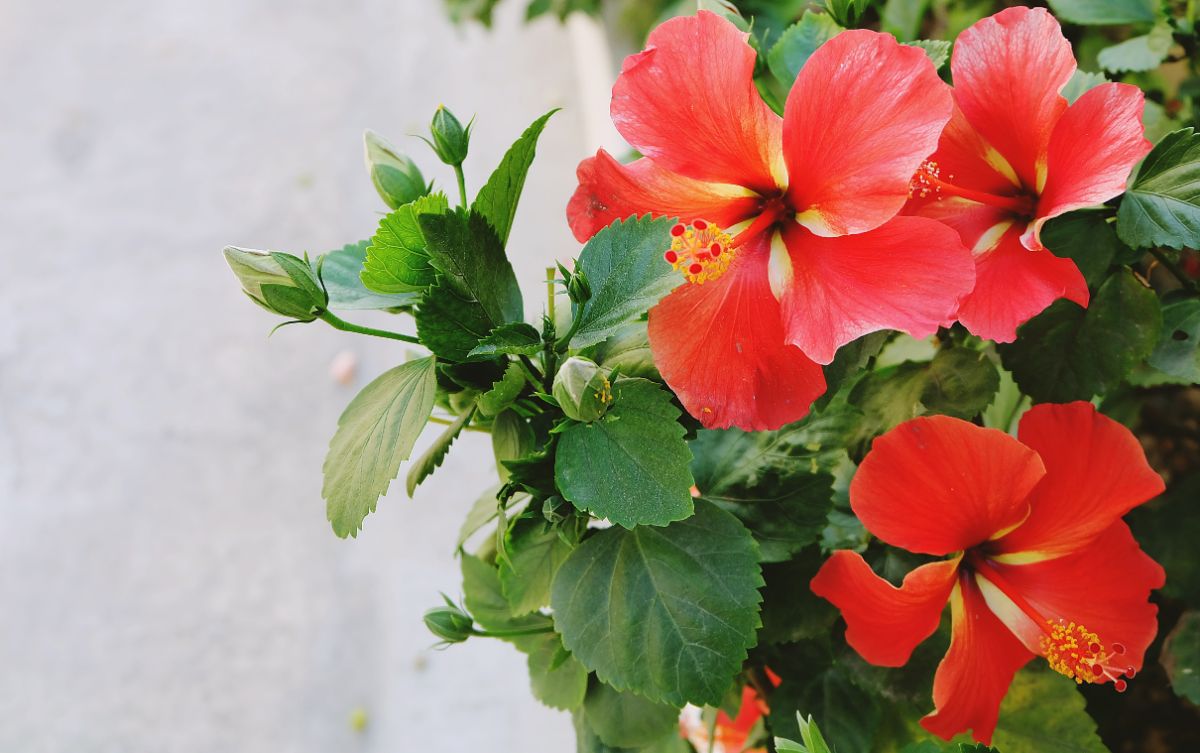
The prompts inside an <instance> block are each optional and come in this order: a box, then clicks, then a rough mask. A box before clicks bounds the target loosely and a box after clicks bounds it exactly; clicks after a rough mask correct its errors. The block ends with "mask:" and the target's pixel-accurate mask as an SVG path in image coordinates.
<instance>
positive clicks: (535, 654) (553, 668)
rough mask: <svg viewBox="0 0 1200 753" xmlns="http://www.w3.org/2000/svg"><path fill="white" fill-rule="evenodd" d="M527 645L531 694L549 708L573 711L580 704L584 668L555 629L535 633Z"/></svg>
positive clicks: (585, 675)
mask: <svg viewBox="0 0 1200 753" xmlns="http://www.w3.org/2000/svg"><path fill="white" fill-rule="evenodd" d="M531 643H532V645H531V646H529V650H528V653H529V659H528V661H527V664H528V667H529V684H530V686H531V689H532V690H533V697H534V698H536V699H538V700H539V701H541V702H542V703H544V704H546V705H547V706H549V707H550V708H552V709H559V710H562V711H573V710H575V709H577V708H579V707H580V706H582V705H583V699H584V696H585V695H586V694H587V688H588V671H587V670H586V669H584V666H583V665H582V664H580V663H579V660H578V659H576V658H575V657H574V656H572V655H571V653H570V652H569V651H567V650H566V649H565V648H563V645H562V639H561V638H559V637H558V634H557V633H547V634H546V635H543V636H538V640H537V641H536V642H532V641H531Z"/></svg>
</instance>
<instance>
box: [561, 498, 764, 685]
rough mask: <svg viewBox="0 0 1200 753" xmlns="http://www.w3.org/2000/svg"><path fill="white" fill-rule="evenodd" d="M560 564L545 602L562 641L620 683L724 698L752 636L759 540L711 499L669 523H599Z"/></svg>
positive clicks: (586, 663)
mask: <svg viewBox="0 0 1200 753" xmlns="http://www.w3.org/2000/svg"><path fill="white" fill-rule="evenodd" d="M558 572H559V574H558V576H557V577H556V578H555V579H554V587H553V589H552V592H551V598H550V603H551V606H552V607H553V609H554V622H555V626H556V628H557V629H558V631H559V633H560V634H561V635H562V636H563V644H564V645H566V646H567V648H568V649H570V650H571V651H572V652H573V653H574V654H575V656H576V658H578V659H579V660H580V661H581V662H583V665H584V666H585V667H587V668H588V669H590V670H592V671H594V672H595V673H596V675H597V676H598V677H599V678H600V679H601V680H603V681H604V682H606V683H608V684H609V685H612V686H613V687H614V688H617V689H618V690H631V691H633V692H635V693H639V694H641V695H643V696H645V697H647V698H649V699H650V700H653V701H661V702H665V703H670V704H675V705H682V704H684V703H689V702H690V703H696V704H717V703H720V701H721V698H722V697H723V695H724V693H725V690H726V688H728V687H729V684H730V682H731V681H732V680H733V677H734V675H735V674H737V672H738V670H739V669H741V666H742V662H743V661H744V660H745V658H746V651H747V649H748V648H749V647H750V646H753V645H754V643H755V631H756V629H757V628H758V624H759V620H758V605H759V602H760V598H761V597H760V596H759V593H758V589H759V587H761V586H762V585H763V580H762V575H761V573H760V570H759V565H758V552H757V547H756V546H755V544H754V539H753V538H751V536H750V533H749V532H748V531H747V530H746V529H745V528H744V527H743V526H742V525H741V523H739V522H738V520H737V518H735V517H733V516H732V515H730V514H729V513H727V512H725V511H723V510H721V509H719V508H717V507H716V506H714V505H711V504H709V503H707V502H703V501H698V502H697V503H696V514H695V515H693V516H692V517H690V518H688V519H687V520H682V521H679V522H676V523H672V524H671V525H669V526H667V527H666V528H655V527H652V526H638V527H637V528H635V529H633V530H631V531H627V530H624V529H621V528H615V527H614V528H609V529H606V530H602V531H599V532H597V533H596V534H594V535H593V536H592V537H591V538H589V539H587V540H585V541H584V542H583V543H582V544H581V545H580V546H579V547H578V548H577V549H576V550H575V551H574V552H572V553H571V556H570V557H568V558H567V561H566V562H565V563H563V566H562V568H561V569H559V571H558Z"/></svg>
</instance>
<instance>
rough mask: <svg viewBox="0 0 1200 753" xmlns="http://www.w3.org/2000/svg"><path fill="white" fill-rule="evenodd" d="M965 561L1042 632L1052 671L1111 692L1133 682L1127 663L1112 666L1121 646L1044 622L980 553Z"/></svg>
mask: <svg viewBox="0 0 1200 753" xmlns="http://www.w3.org/2000/svg"><path fill="white" fill-rule="evenodd" d="M967 561H968V563H969V565H970V567H971V568H973V569H974V570H975V572H976V573H978V574H979V575H981V576H983V577H984V578H986V579H987V581H988V582H989V583H990V584H991V585H993V586H995V587H996V588H997V589H998V590H999V591H1000V592H1001V593H1003V594H1004V595H1005V596H1006V597H1008V600H1009V601H1011V602H1012V603H1013V605H1015V606H1016V607H1017V608H1018V609H1020V610H1021V611H1022V612H1024V613H1025V616H1026V617H1028V618H1029V619H1030V620H1031V621H1032V622H1033V624H1034V625H1037V627H1038V628H1039V629H1040V630H1041V631H1042V636H1041V639H1040V641H1039V647H1040V648H1041V651H1042V655H1043V656H1045V657H1046V662H1047V663H1048V664H1049V665H1050V668H1051V669H1053V670H1054V671H1055V672H1058V673H1060V674H1063V675H1066V676H1067V677H1069V678H1071V679H1072V680H1074V681H1075V682H1076V683H1078V684H1083V683H1085V682H1094V683H1102V682H1108V681H1112V684H1113V689H1114V690H1116V691H1117V692H1118V693H1124V692H1125V687H1126V683H1125V679H1124V678H1129V679H1131V680H1132V679H1133V676H1134V674H1135V673H1134V669H1133V667H1132V666H1130V665H1128V664H1121V665H1118V664H1115V663H1114V662H1119V661H1121V660H1120V657H1121V656H1122V655H1123V654H1124V653H1125V646H1124V645H1122V644H1120V643H1113V644H1112V646H1111V648H1105V646H1104V643H1103V642H1102V641H1101V640H1100V636H1098V635H1097V634H1096V633H1093V632H1092V631H1091V630H1088V629H1087V628H1086V627H1084V626H1083V625H1081V624H1079V623H1076V622H1071V621H1067V620H1063V619H1057V620H1050V619H1046V617H1045V616H1044V615H1042V613H1041V612H1039V611H1038V610H1037V608H1036V607H1034V606H1033V605H1032V604H1030V603H1029V601H1028V600H1027V599H1026V598H1025V597H1024V596H1022V595H1021V593H1020V592H1019V591H1018V590H1017V589H1016V588H1015V587H1014V586H1013V585H1012V584H1011V583H1009V582H1008V580H1007V579H1006V578H1005V577H1004V576H1003V575H1001V574H1000V572H999V571H998V570H997V569H996V568H995V567H994V566H993V565H992V564H991V563H990V562H989V561H988V560H987V559H986V558H985V557H984V556H983V555H982V554H980V553H979V552H971V553H970V554H968V555H967Z"/></svg>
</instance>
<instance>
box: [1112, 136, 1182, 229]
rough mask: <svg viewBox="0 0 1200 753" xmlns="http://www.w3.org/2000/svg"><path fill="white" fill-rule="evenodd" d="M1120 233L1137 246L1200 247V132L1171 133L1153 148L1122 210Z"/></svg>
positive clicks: (1126, 194)
mask: <svg viewBox="0 0 1200 753" xmlns="http://www.w3.org/2000/svg"><path fill="white" fill-rule="evenodd" d="M1117 235H1119V236H1121V240H1123V241H1125V242H1126V243H1128V244H1129V245H1130V246H1133V247H1134V248H1146V247H1148V246H1169V247H1170V248H1183V247H1185V246H1187V247H1192V248H1195V247H1200V136H1198V135H1196V132H1195V130H1194V129H1192V128H1184V129H1182V130H1179V131H1175V132H1173V133H1169V134H1167V135H1166V136H1165V137H1163V140H1162V141H1160V142H1158V145H1157V146H1155V147H1154V149H1153V150H1152V151H1151V152H1150V154H1149V155H1148V156H1147V157H1146V159H1145V161H1144V162H1142V167H1141V169H1140V170H1139V171H1138V176H1137V179H1136V180H1134V182H1133V185H1132V186H1131V187H1130V188H1129V190H1128V191H1126V192H1125V197H1124V198H1123V199H1122V200H1121V208H1120V209H1119V210H1118V211H1117Z"/></svg>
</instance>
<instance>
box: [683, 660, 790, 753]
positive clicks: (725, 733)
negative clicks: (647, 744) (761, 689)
mask: <svg viewBox="0 0 1200 753" xmlns="http://www.w3.org/2000/svg"><path fill="white" fill-rule="evenodd" d="M768 671H769V670H768ZM767 712H768V709H767V704H766V703H764V702H763V700H762V699H761V698H759V697H758V693H755V692H754V689H753V688H751V687H750V686H749V685H747V686H746V687H745V688H743V690H742V705H741V708H740V709H738V715H737V718H736V719H731V718H730V717H729V715H728V714H726V713H725V712H724V711H718V712H717V719H716V723H715V724H714V725H712V739H711V742H710V740H709V723H708V722H706V721H705V719H704V710H703V709H701V708H700V707H699V706H692V705H691V704H689V705H687V706H684V707H683V710H682V711H680V713H679V734H680V735H681V736H682V737H683V738H684V739H685V740H687V741H688V742H689V743H691V744H692V747H693V748H695V749H696V750H697V751H699V752H700V753H709V751H711V752H712V753H765V751H766V748H765V747H761V746H760V747H756V748H747V747H746V744H747V743H749V742H750V734H751V733H752V732H754V730H755V727H757V726H758V721H759V720H760V719H762V717H763V714H766V713H767Z"/></svg>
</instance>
